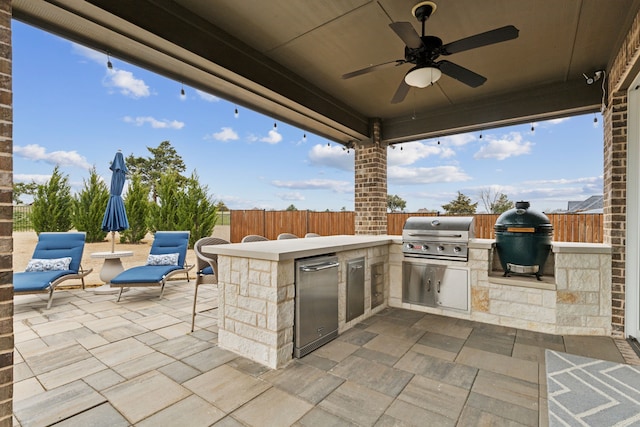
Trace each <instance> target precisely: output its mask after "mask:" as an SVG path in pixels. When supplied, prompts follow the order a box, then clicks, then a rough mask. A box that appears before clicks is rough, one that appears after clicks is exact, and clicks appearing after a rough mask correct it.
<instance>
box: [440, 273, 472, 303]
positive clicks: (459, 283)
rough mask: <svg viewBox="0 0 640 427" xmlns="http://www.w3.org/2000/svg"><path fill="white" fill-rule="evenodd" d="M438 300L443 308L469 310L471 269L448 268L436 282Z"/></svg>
mask: <svg viewBox="0 0 640 427" xmlns="http://www.w3.org/2000/svg"><path fill="white" fill-rule="evenodd" d="M436 302H437V304H438V306H440V307H442V308H455V309H457V310H465V311H467V310H469V271H468V270H465V269H457V268H450V267H449V268H447V269H445V270H444V271H443V275H442V279H441V280H440V281H439V282H438V283H436Z"/></svg>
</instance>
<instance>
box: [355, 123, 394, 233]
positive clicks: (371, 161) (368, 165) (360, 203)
mask: <svg viewBox="0 0 640 427" xmlns="http://www.w3.org/2000/svg"><path fill="white" fill-rule="evenodd" d="M371 127H372V132H371V133H372V135H373V137H372V144H371V145H370V146H366V147H356V148H355V152H356V159H355V214H356V218H355V222H356V223H355V232H356V234H372V235H380V234H387V148H386V147H383V146H381V144H380V138H381V135H380V133H381V128H382V124H381V121H380V120H379V119H376V120H374V121H372V124H371Z"/></svg>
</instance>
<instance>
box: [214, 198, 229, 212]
mask: <svg viewBox="0 0 640 427" xmlns="http://www.w3.org/2000/svg"><path fill="white" fill-rule="evenodd" d="M216 207H217V208H218V211H220V212H227V211H228V210H229V208H228V207H227V205H225V203H224V202H223V201H222V200H220V201H219V202H218V203H216Z"/></svg>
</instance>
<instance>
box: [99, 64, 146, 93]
mask: <svg viewBox="0 0 640 427" xmlns="http://www.w3.org/2000/svg"><path fill="white" fill-rule="evenodd" d="M104 85H105V86H107V87H114V88H116V89H118V90H119V91H120V93H121V94H122V95H124V96H128V97H130V98H135V99H137V98H145V97H147V96H150V95H151V91H150V90H149V86H147V85H146V83H145V82H144V80H141V79H137V78H135V77H134V76H133V73H132V72H130V71H124V70H118V69H116V68H115V67H114V68H113V69H111V70H107V75H106V77H105V79H104Z"/></svg>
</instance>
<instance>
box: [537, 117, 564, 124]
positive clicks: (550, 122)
mask: <svg viewBox="0 0 640 427" xmlns="http://www.w3.org/2000/svg"><path fill="white" fill-rule="evenodd" d="M570 119H571V117H562V118H560V119H551V120H545V121H544V122H542V124H545V123H549V124H550V125H559V124H560V123H564V122H566V121H568V120H570Z"/></svg>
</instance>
